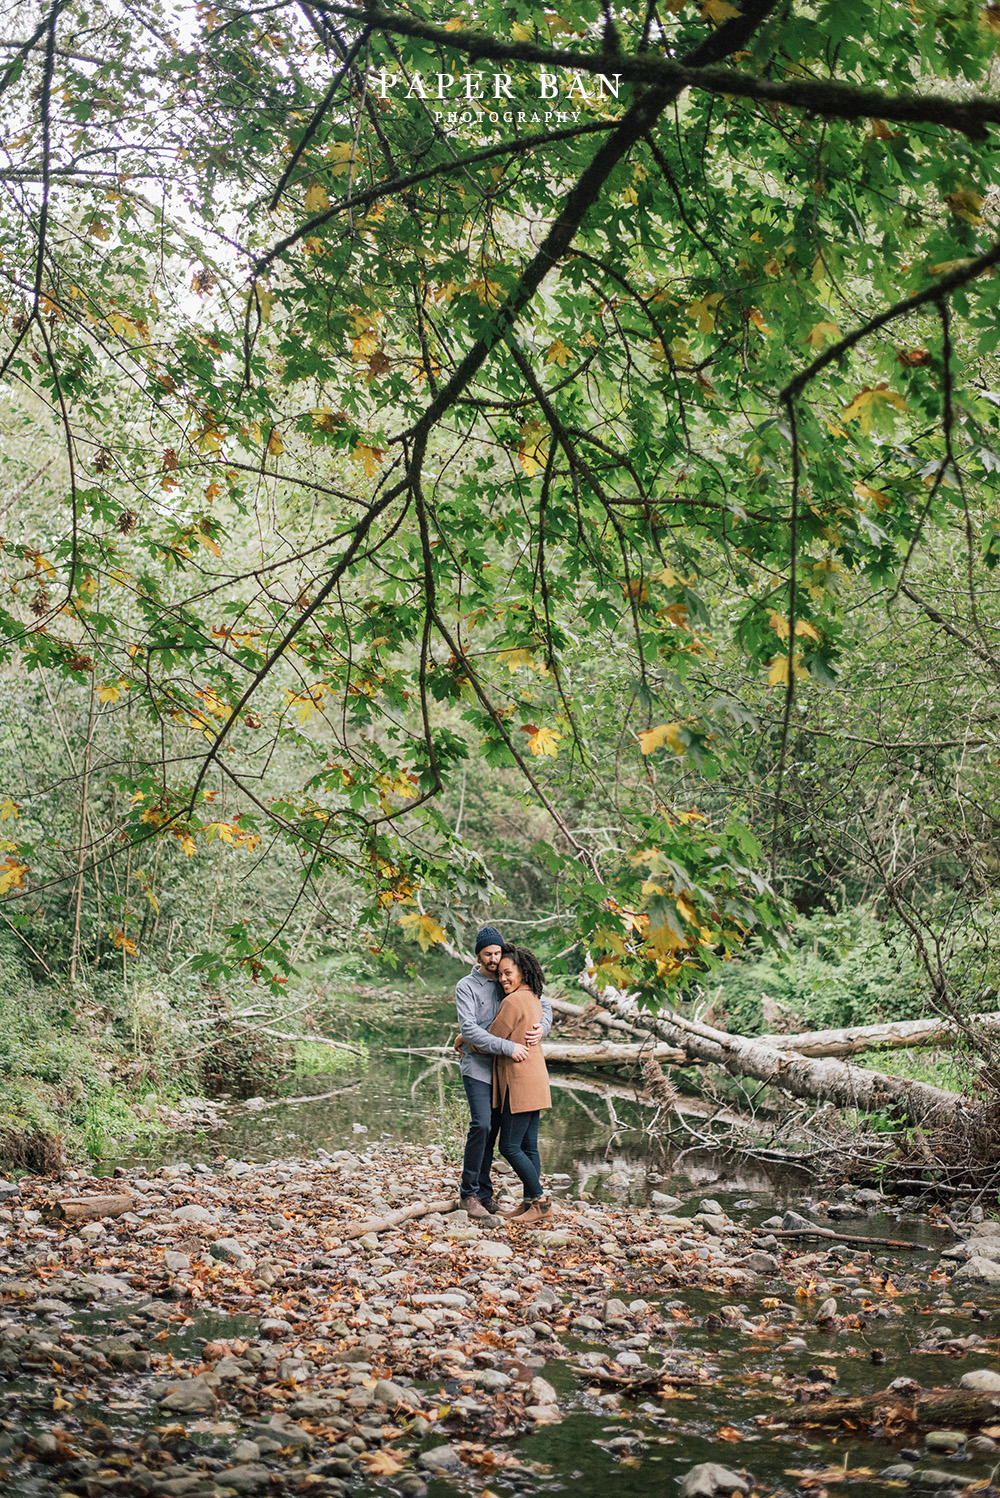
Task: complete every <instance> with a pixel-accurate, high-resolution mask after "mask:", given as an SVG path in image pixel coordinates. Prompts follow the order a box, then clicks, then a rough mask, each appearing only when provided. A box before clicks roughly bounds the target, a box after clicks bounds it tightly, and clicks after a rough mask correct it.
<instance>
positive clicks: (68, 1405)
mask: <svg viewBox="0 0 1000 1498" xmlns="http://www.w3.org/2000/svg"><path fill="white" fill-rule="evenodd" d="M52 1408H53V1409H54V1410H56V1411H57V1412H60V1413H61V1412H62V1411H63V1410H71V1409H72V1408H73V1401H72V1400H71V1399H64V1398H63V1397H62V1390H61V1389H57V1390H56V1392H55V1395H54V1397H53V1400H52Z"/></svg>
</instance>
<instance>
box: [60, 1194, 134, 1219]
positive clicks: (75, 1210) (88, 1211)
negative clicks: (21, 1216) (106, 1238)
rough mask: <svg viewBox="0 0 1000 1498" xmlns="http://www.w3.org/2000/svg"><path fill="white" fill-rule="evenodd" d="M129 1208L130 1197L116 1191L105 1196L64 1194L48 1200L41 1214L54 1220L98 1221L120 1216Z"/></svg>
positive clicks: (128, 1210) (130, 1207)
mask: <svg viewBox="0 0 1000 1498" xmlns="http://www.w3.org/2000/svg"><path fill="white" fill-rule="evenodd" d="M131 1210H132V1198H131V1197H130V1196H126V1195H125V1193H124V1192H119V1191H116V1192H114V1193H111V1194H108V1195H106V1196H64V1197H62V1198H61V1199H60V1200H59V1201H54V1202H48V1203H47V1204H46V1206H45V1207H44V1208H43V1209H42V1215H43V1216H44V1217H51V1218H53V1219H54V1220H55V1221H56V1222H66V1223H74V1222H99V1221H100V1219H101V1218H102V1217H121V1215H122V1213H123V1212H131Z"/></svg>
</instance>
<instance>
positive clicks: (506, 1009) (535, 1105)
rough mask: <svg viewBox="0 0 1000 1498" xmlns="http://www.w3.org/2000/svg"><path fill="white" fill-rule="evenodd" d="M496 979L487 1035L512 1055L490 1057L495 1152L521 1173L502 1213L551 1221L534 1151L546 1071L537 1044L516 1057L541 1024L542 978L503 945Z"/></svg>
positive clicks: (545, 1100) (533, 962)
mask: <svg viewBox="0 0 1000 1498" xmlns="http://www.w3.org/2000/svg"><path fill="white" fill-rule="evenodd" d="M497 978H498V979H499V982H500V987H501V988H502V989H503V991H504V998H503V1000H502V1001H501V1004H500V1008H499V1009H498V1010H497V1017H496V1019H495V1020H494V1021H493V1023H492V1025H490V1034H491V1035H496V1036H497V1037H498V1038H499V1039H501V1040H512V1041H513V1042H514V1044H515V1045H516V1046H517V1047H518V1052H517V1053H516V1054H515V1055H514V1056H496V1057H495V1058H494V1061H493V1106H494V1108H499V1109H500V1153H501V1155H503V1157H504V1159H505V1160H506V1161H507V1163H508V1164H509V1165H510V1166H511V1167H512V1168H513V1170H514V1171H515V1172H516V1174H517V1175H518V1176H519V1177H520V1180H521V1184H522V1186H523V1187H524V1200H523V1201H522V1202H521V1203H520V1205H519V1206H517V1207H514V1208H513V1210H512V1211H509V1212H505V1213H504V1214H503V1215H504V1216H505V1217H516V1218H517V1219H518V1222H519V1224H521V1225H522V1226H524V1227H528V1226H531V1225H534V1224H538V1223H548V1222H551V1221H552V1215H553V1214H552V1203H551V1201H550V1200H549V1198H548V1197H546V1196H544V1195H543V1194H542V1162H541V1160H540V1159H539V1155H538V1114H539V1111H540V1110H541V1109H542V1108H551V1107H552V1098H551V1095H550V1093H549V1074H548V1072H547V1071H546V1069H545V1058H544V1056H543V1055H542V1048H541V1046H537V1045H536V1046H532V1047H531V1049H530V1050H529V1051H528V1053H527V1056H526V1057H525V1059H524V1060H519V1059H518V1056H519V1054H520V1048H521V1047H523V1045H524V1037H525V1035H526V1034H527V1032H528V1031H529V1030H530V1029H531V1027H532V1026H533V1025H538V1024H540V1023H541V1019H542V1005H541V995H542V988H543V987H544V984H545V978H544V975H543V973H542V969H541V967H540V966H539V964H538V959H537V957H535V956H534V955H533V954H532V953H531V952H528V951H526V950H525V949H524V948H523V947H511V946H504V948H503V950H502V952H501V954H500V966H499V968H498V969H497Z"/></svg>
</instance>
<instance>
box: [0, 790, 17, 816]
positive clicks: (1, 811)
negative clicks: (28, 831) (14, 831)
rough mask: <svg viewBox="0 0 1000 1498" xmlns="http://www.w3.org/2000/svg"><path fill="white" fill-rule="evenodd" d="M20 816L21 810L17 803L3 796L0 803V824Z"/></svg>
mask: <svg viewBox="0 0 1000 1498" xmlns="http://www.w3.org/2000/svg"><path fill="white" fill-rule="evenodd" d="M20 815H21V808H20V807H19V806H18V804H17V802H16V801H12V800H11V798H10V796H4V798H3V800H2V801H0V822H6V821H7V820H8V818H10V817H19V816H20Z"/></svg>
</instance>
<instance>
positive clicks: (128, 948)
mask: <svg viewBox="0 0 1000 1498" xmlns="http://www.w3.org/2000/svg"><path fill="white" fill-rule="evenodd" d="M111 940H112V941H113V942H114V944H115V946H116V947H118V949H119V950H120V951H122V952H128V954H129V956H131V957H134V956H135V955H136V952H137V951H138V950H139V949H138V947H137V946H136V944H135V942H134V941H133V940H132V938H131V936H126V935H125V932H124V931H122V930H121V929H120V928H119V927H118V926H116V927H115V929H114V931H112V933H111Z"/></svg>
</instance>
